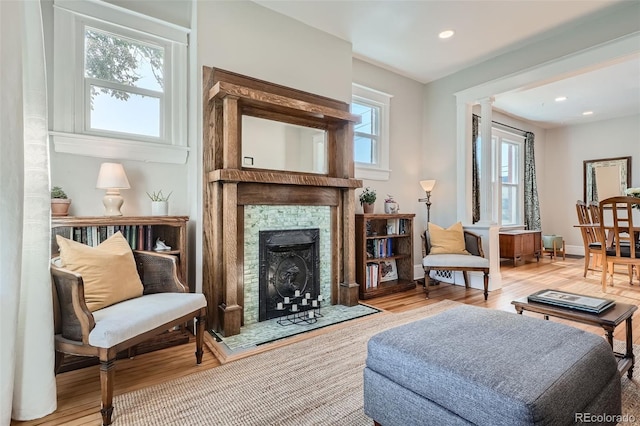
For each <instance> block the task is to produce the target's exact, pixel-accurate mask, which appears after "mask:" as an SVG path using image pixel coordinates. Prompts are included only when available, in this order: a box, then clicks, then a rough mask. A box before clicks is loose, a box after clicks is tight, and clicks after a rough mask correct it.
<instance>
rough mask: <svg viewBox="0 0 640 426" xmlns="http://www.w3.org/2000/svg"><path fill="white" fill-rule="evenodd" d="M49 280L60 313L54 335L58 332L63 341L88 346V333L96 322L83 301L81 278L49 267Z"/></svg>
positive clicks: (57, 268) (65, 270)
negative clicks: (51, 282)
mask: <svg viewBox="0 0 640 426" xmlns="http://www.w3.org/2000/svg"><path fill="white" fill-rule="evenodd" d="M51 278H52V280H53V284H54V289H55V292H56V298H57V301H58V308H59V312H60V316H59V317H58V319H59V321H60V324H56V326H55V328H56V333H57V332H58V331H59V332H60V334H61V335H62V337H64V338H65V339H69V340H73V341H78V342H82V343H83V344H85V345H87V344H89V333H90V332H91V330H93V328H94V327H95V326H96V322H95V320H94V318H93V314H92V313H91V311H90V310H89V308H88V307H87V304H86V302H85V300H84V284H83V282H82V276H80V275H79V274H76V273H74V272H71V271H69V270H68V269H64V268H60V267H58V266H55V265H51Z"/></svg>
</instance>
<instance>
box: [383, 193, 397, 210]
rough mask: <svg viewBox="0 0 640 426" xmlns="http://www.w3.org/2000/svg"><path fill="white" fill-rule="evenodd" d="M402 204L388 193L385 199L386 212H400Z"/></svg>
mask: <svg viewBox="0 0 640 426" xmlns="http://www.w3.org/2000/svg"><path fill="white" fill-rule="evenodd" d="M399 209H400V206H399V205H398V203H396V200H394V199H393V195H391V194H387V198H385V199H384V212H385V213H387V214H395V213H398V210H399Z"/></svg>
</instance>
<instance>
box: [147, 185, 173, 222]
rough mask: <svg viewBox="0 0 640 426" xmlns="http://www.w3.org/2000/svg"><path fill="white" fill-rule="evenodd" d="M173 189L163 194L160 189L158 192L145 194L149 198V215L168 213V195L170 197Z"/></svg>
mask: <svg viewBox="0 0 640 426" xmlns="http://www.w3.org/2000/svg"><path fill="white" fill-rule="evenodd" d="M171 194H173V191H171V192H169V194H167V195H164V194H163V193H162V190H160V191H158V192H152V193H148V192H147V196H149V198H150V199H151V215H152V216H167V215H168V214H169V197H171Z"/></svg>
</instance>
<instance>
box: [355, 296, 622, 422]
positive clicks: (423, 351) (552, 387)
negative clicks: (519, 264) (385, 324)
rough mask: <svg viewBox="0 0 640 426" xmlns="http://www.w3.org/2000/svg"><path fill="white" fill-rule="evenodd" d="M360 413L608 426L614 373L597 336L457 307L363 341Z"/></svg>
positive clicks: (616, 383)
mask: <svg viewBox="0 0 640 426" xmlns="http://www.w3.org/2000/svg"><path fill="white" fill-rule="evenodd" d="M364 411H365V413H366V414H367V415H368V416H369V417H371V418H372V419H373V420H374V421H375V422H376V423H378V424H381V425H384V426H389V425H445V424H446V425H469V424H476V425H492V426H497V425H505V426H513V425H553V426H556V425H566V424H573V423H575V422H576V421H577V420H580V414H579V413H590V414H592V415H593V414H609V415H611V417H609V418H613V419H614V420H615V416H616V415H619V414H620V413H621V390H620V375H619V373H618V370H617V362H616V360H615V357H614V355H613V353H612V351H611V347H610V346H609V345H608V344H607V342H606V341H605V340H604V339H603V338H601V337H599V336H597V335H595V334H592V333H589V332H586V331H582V330H579V329H577V328H574V327H571V326H568V325H564V324H560V323H556V322H551V321H544V320H542V319H538V318H533V317H526V316H521V315H517V314H515V313H509V312H503V311H496V310H490V309H485V308H479V307H473V306H466V305H464V306H459V307H456V308H452V309H450V310H447V311H445V312H443V313H441V314H439V315H435V316H433V317H429V318H426V319H423V320H420V321H416V322H413V323H410V324H406V325H404V326H400V327H396V328H394V329H390V330H387V331H384V332H381V333H379V334H377V335H375V336H373V337H372V338H371V339H370V341H369V344H368V356H367V361H366V367H365V369H364ZM604 424H607V423H604ZM611 424H615V421H613V423H611Z"/></svg>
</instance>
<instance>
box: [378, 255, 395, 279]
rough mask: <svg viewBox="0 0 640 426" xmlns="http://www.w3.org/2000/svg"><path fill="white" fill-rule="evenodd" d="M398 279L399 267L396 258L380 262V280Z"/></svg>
mask: <svg viewBox="0 0 640 426" xmlns="http://www.w3.org/2000/svg"><path fill="white" fill-rule="evenodd" d="M397 279H398V267H397V266H396V260H395V259H389V260H385V261H383V262H380V282H381V283H383V282H386V281H391V280H397Z"/></svg>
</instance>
